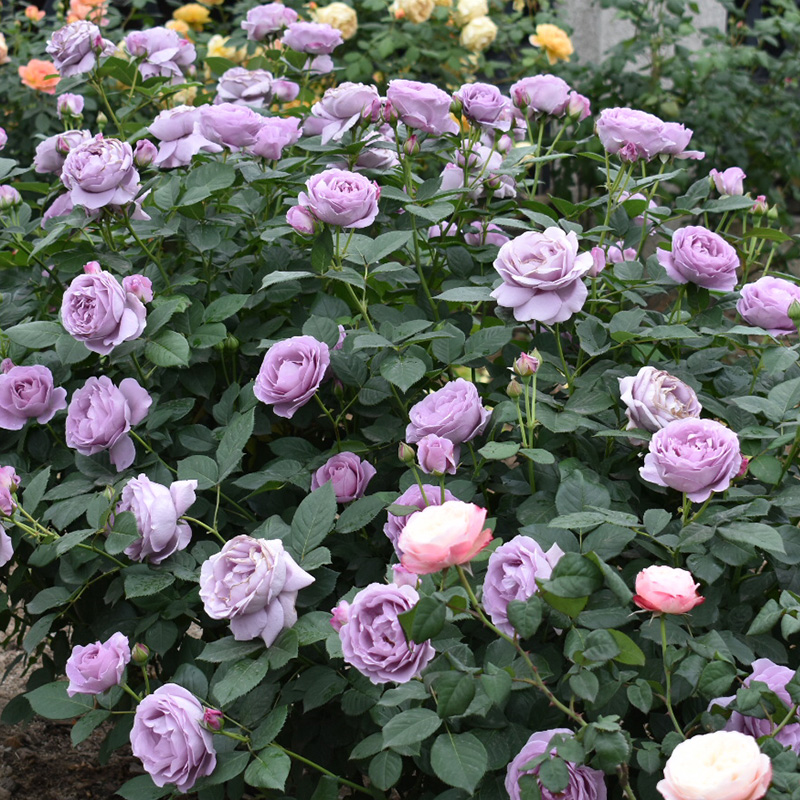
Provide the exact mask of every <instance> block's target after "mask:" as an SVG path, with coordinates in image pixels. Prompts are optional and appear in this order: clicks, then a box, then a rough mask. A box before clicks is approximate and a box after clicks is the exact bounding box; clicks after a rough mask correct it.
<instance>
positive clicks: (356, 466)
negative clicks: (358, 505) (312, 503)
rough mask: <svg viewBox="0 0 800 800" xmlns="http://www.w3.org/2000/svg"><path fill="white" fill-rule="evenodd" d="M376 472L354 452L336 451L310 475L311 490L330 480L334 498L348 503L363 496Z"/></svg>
mask: <svg viewBox="0 0 800 800" xmlns="http://www.w3.org/2000/svg"><path fill="white" fill-rule="evenodd" d="M376 472H377V470H376V469H375V467H373V466H372V464H370V463H369V461H362V460H361V459H360V458H359V457H358V456H357V455H356V454H355V453H337V454H336V455H335V456H331V457H330V458H329V459H328V460H327V461H326V462H325V463H324V464H323V465H322V466H321V467H320V468H319V469H318V470H317V471H316V472H315V473H314V474H313V475H312V476H311V491H312V492H313V491H314V489H319V487H320V486H322V485H323V484H325V483H328V481H330V482H331V483H332V484H333V491H334V493H335V494H336V499H337V500H338V501H339V502H340V503H349V502H350V501H351V500H355V499H356V498H357V497H363V496H364V492H365V491H366V489H367V484H368V483H369V482H370V481H371V480H372V479H373V478H374V477H375V474H376Z"/></svg>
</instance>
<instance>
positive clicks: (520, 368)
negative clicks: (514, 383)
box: [513, 350, 541, 378]
mask: <svg viewBox="0 0 800 800" xmlns="http://www.w3.org/2000/svg"><path fill="white" fill-rule="evenodd" d="M540 364H541V360H540V358H539V351H538V350H534V351H533V352H532V353H520V354H519V356H518V357H517V359H516V360H515V361H514V366H513V370H514V374H515V375H519V377H520V378H528V377H530V376H531V375H535V374H536V373H537V372H538V371H539V366H540Z"/></svg>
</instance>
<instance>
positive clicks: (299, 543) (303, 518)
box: [288, 481, 336, 561]
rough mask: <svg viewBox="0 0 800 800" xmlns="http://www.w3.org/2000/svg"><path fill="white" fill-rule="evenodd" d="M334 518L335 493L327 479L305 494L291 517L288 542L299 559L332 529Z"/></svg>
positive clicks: (319, 542) (320, 541)
mask: <svg viewBox="0 0 800 800" xmlns="http://www.w3.org/2000/svg"><path fill="white" fill-rule="evenodd" d="M335 520H336V494H335V493H334V491H333V484H332V483H331V482H330V481H328V483H323V484H322V486H320V487H319V489H315V490H314V491H313V492H311V494H309V495H307V496H306V497H305V498H304V499H303V501H302V502H301V503H300V505H299V506H298V507H297V511H295V512H294V516H293V517H292V526H291V532H290V534H289V538H288V544H289V546H290V547H291V548H292V549H293V550H294V551H295V553H296V554H297V556H298V557H299V559H300V560H301V561H302V559H303V558H304V556H305V555H306V553H308V552H310V551H311V550H313V549H314V548H315V547H317V545H319V544H321V543H322V540H323V539H324V538H325V537H326V536H327V535H328V534H329V533H330V532H331V531H332V530H333V526H334V522H335Z"/></svg>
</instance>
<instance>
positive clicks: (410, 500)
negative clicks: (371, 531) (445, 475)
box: [383, 483, 456, 556]
mask: <svg viewBox="0 0 800 800" xmlns="http://www.w3.org/2000/svg"><path fill="white" fill-rule="evenodd" d="M424 486H425V499H424V500H423V497H422V490H421V489H420V488H419V486H418V485H417V484H416V483H413V484H411V486H409V487H408V489H406V490H405V491H404V492H403V494H401V495H400V497H398V498H397V500H395V501H394V503H393V505H396V506H415V507H416V508H418V509H419V510H420V511H422V509H423V508H426V507H427V506H440V505H441V504H442V502H443V501H442V492H441V489H440V488H439V487H438V486H431V485H429V484H424ZM455 499H456V498H455V495H454V494H451V493H450V490H449V489H445V492H444V502H449V501H450V500H455ZM417 513H418V512H417V511H412V512H411V513H410V514H407V515H406V516H404V517H401V516H398V515H397V514H392V513H391V512H387V515H386V516H387V520H386V524H385V525H384V526H383V532H384V533H385V534H386V538H387V539H388V540H389V541H390V542H391V543H392V545H393V546H394V549H395V551H397V555H398V556H400V555H402V554H401V552H400V551H399V550H398V549H397V540H398V539H399V538H400V534H401V533H402V532H403V529H404V528H405V527H406V524H407V523H408V521H409V520H410V519H411V518H412V517H413V516H414V514H417Z"/></svg>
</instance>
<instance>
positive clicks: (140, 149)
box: [133, 139, 158, 169]
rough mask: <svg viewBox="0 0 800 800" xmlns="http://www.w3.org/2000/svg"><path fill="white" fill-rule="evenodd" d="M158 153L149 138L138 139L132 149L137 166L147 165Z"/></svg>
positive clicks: (143, 166)
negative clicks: (134, 147)
mask: <svg viewBox="0 0 800 800" xmlns="http://www.w3.org/2000/svg"><path fill="white" fill-rule="evenodd" d="M157 155H158V148H157V147H156V146H155V145H154V144H153V143H152V142H151V141H150V140H149V139H139V141H138V142H136V149H135V150H134V151H133V160H134V161H135V162H136V166H137V167H141V168H142V169H144V168H145V167H149V166H150V165H151V164H152V163H153V160H154V159H155V157H156V156H157Z"/></svg>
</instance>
